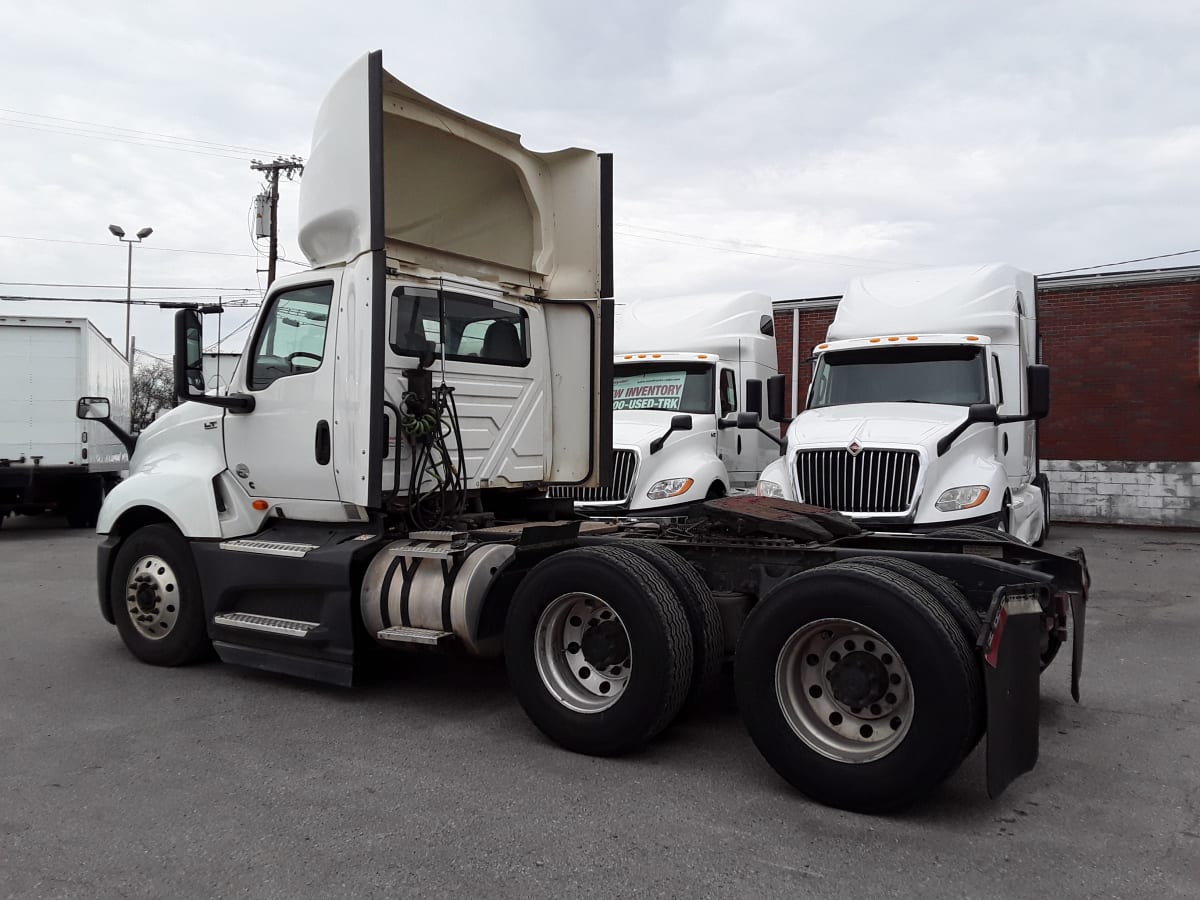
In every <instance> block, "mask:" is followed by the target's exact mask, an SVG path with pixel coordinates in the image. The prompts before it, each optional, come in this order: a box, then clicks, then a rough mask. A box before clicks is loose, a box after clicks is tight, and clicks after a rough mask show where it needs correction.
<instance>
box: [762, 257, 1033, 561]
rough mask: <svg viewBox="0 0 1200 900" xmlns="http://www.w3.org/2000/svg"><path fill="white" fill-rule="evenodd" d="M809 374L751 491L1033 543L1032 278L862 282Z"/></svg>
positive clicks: (987, 272)
mask: <svg viewBox="0 0 1200 900" xmlns="http://www.w3.org/2000/svg"><path fill="white" fill-rule="evenodd" d="M812 364H813V377H812V382H811V384H810V387H809V391H808V396H807V402H806V404H805V409H804V411H803V412H801V413H800V415H799V416H797V417H796V419H795V420H794V421H793V422H792V423H791V425H790V426H789V428H788V431H787V449H786V454H785V457H784V459H782V460H780V461H779V462H777V463H774V464H772V466H770V467H768V469H767V470H766V471H764V472H763V475H762V478H761V480H760V482H759V488H758V491H759V493H765V494H769V495H775V496H782V497H785V498H790V499H801V500H803V501H805V502H808V503H812V504H815V505H818V506H825V507H829V508H832V509H837V510H839V511H841V512H843V513H845V514H846V515H848V516H850V517H852V518H854V519H855V520H856V521H857V522H859V524H861V525H862V526H863V527H869V528H873V529H891V530H929V529H935V528H940V527H945V526H952V525H963V524H977V525H987V526H991V527H995V528H999V529H1001V530H1003V531H1008V532H1011V533H1013V534H1015V535H1017V536H1018V537H1020V538H1022V539H1023V540H1026V541H1027V542H1030V543H1040V542H1041V540H1042V539H1043V538H1044V536H1045V533H1046V529H1047V527H1048V521H1049V492H1048V491H1047V489H1046V481H1045V478H1044V476H1042V475H1041V474H1040V472H1039V470H1038V455H1037V424H1036V422H1037V419H1038V418H1040V417H1041V416H1043V415H1045V413H1046V411H1047V409H1048V404H1049V389H1048V380H1047V378H1048V375H1047V372H1046V370H1045V367H1043V366H1040V365H1038V340H1037V313H1036V294H1035V284H1034V277H1033V275H1031V274H1029V273H1028V272H1021V271H1019V270H1017V269H1015V268H1013V267H1011V266H1006V265H999V264H997V265H986V266H967V267H956V268H949V269H938V270H919V271H915V272H899V273H892V274H888V275H881V276H870V277H867V278H862V279H858V280H856V281H855V282H854V283H853V284H852V285H851V287H850V289H849V290H848V291H847V292H846V295H845V297H844V298H843V299H842V301H841V303H840V304H839V307H838V311H837V315H836V317H835V319H834V321H833V324H832V325H831V326H830V328H829V332H828V335H827V339H826V340H825V341H824V342H822V343H821V344H819V345H817V347H816V348H815V349H814V350H813V360H812Z"/></svg>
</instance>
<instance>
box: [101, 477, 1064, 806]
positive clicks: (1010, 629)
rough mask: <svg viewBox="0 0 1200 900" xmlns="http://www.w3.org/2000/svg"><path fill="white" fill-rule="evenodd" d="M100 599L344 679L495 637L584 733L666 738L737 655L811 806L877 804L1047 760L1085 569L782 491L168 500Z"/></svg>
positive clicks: (995, 779) (532, 693) (752, 715)
mask: <svg viewBox="0 0 1200 900" xmlns="http://www.w3.org/2000/svg"><path fill="white" fill-rule="evenodd" d="M98 577H99V584H100V606H101V612H102V614H103V615H104V617H105V618H106V619H108V620H109V621H110V622H114V623H115V624H116V625H117V627H118V629H119V630H120V632H121V636H122V638H123V639H124V640H125V642H126V644H127V645H128V647H129V648H130V650H131V651H132V652H133V653H134V654H135V655H136V656H138V657H139V658H141V659H143V660H144V661H146V662H150V663H155V664H159V665H178V664H183V663H188V662H192V661H194V660H196V659H200V658H203V657H204V656H206V655H207V654H209V653H211V652H212V649H215V650H216V652H217V654H218V655H219V656H220V657H221V658H222V659H223V660H225V661H227V662H231V663H236V664H241V665H246V666H250V667H254V668H258V669H263V670H269V671H276V672H282V673H286V674H291V675H295V676H300V677H305V678H312V679H317V680H320V681H324V682H328V683H334V684H341V685H350V684H352V683H353V681H354V679H355V677H356V671H358V668H361V666H362V663H363V662H364V658H365V657H367V656H368V655H371V654H376V653H378V652H380V651H381V650H384V651H386V650H392V651H394V650H396V649H399V650H414V649H426V650H428V649H431V648H433V649H443V650H453V649H457V650H458V651H459V652H467V653H471V654H474V655H480V656H495V655H499V654H501V653H503V655H504V656H505V661H506V665H507V667H508V671H509V677H510V682H511V683H512V685H513V688H514V691H515V693H516V694H517V697H518V699H519V700H520V702H521V704H522V706H523V707H524V709H525V710H526V712H527V713H528V715H529V717H530V718H531V719H532V721H533V722H534V723H535V724H536V725H537V726H538V727H539V728H540V729H541V730H542V731H543V732H544V733H545V734H546V735H547V736H549V737H550V738H551V739H552V740H554V741H556V742H557V743H559V744H561V745H562V746H564V747H566V748H568V749H571V750H574V751H577V752H582V753H589V754H596V755H612V754H619V753H624V752H628V751H631V750H634V749H636V748H638V747H640V746H642V745H644V744H645V743H647V742H648V741H650V740H652V739H653V738H654V737H655V736H657V735H658V734H659V733H660V732H661V731H662V730H663V729H664V728H666V727H667V726H668V725H669V724H670V723H671V722H672V721H673V720H674V719H675V718H676V717H677V716H678V715H679V713H680V712H681V711H682V710H683V709H684V708H685V707H686V706H687V705H688V704H689V702H690V703H696V702H702V700H703V697H704V696H705V694H706V693H707V692H708V691H709V690H711V689H712V687H713V685H714V683H715V682H716V681H717V680H718V679H719V678H720V677H721V672H722V668H723V666H724V665H725V664H726V663H727V662H730V661H732V663H733V669H734V682H735V688H736V692H737V697H738V705H739V709H740V711H741V714H742V717H743V719H744V720H745V722H746V725H747V728H748V730H749V732H750V734H751V736H752V737H753V739H754V741H755V743H756V745H757V747H758V748H759V750H760V751H761V752H762V754H763V755H764V756H765V757H766V759H767V760H768V762H769V763H770V764H771V765H772V766H773V767H774V768H775V769H776V770H777V771H778V772H779V773H780V774H781V775H782V776H783V777H784V778H785V779H786V780H788V781H789V782H790V783H792V784H793V785H794V786H795V787H797V788H798V789H800V790H801V791H802V792H803V793H805V794H806V795H808V796H809V797H811V798H813V799H816V800H818V801H819V802H822V803H825V804H828V805H832V806H837V807H841V808H847V809H854V810H860V811H869V812H877V811H884V810H889V809H895V808H898V807H903V806H905V805H908V804H910V803H912V802H914V801H916V800H918V799H920V798H921V797H923V796H925V795H926V794H928V793H929V792H930V791H932V790H933V789H934V788H935V787H936V786H937V785H938V784H939V783H940V782H941V781H943V780H944V779H945V778H946V777H948V776H949V775H950V774H951V773H952V772H953V771H954V770H955V769H956V768H957V766H958V765H959V763H960V762H961V761H962V760H963V758H965V756H966V755H967V754H968V753H970V752H971V750H972V749H973V748H974V747H975V746H976V744H977V743H978V741H979V740H980V738H981V737H982V736H983V734H984V733H987V735H988V743H987V782H988V791H989V794H991V795H992V796H997V795H998V794H999V793H1000V792H1001V791H1003V790H1004V788H1005V787H1006V786H1007V785H1008V784H1009V783H1010V782H1011V781H1012V780H1013V779H1014V778H1015V777H1017V776H1018V775H1019V774H1021V773H1022V772H1025V771H1028V770H1029V769H1031V768H1032V767H1033V765H1034V764H1035V763H1036V760H1037V746H1038V704H1039V700H1038V697H1039V686H1038V677H1039V672H1040V671H1041V669H1043V668H1045V666H1047V665H1048V664H1049V662H1050V661H1051V660H1052V659H1053V657H1054V655H1055V653H1056V651H1057V650H1058V648H1059V646H1060V645H1061V644H1062V643H1063V641H1064V638H1065V636H1066V634H1067V623H1068V620H1069V619H1073V628H1072V631H1073V638H1074V641H1073V648H1072V666H1071V669H1072V670H1071V683H1072V692H1073V694H1074V695H1075V698H1076V699H1078V686H1079V676H1080V665H1081V661H1082V650H1083V634H1084V629H1083V623H1084V609H1085V604H1086V598H1087V589H1088V575H1087V566H1086V562H1085V560H1084V558H1083V554H1082V551H1072V553H1071V554H1069V555H1067V556H1059V555H1055V554H1052V553H1047V552H1044V551H1042V550H1038V549H1035V548H1032V547H1029V546H1027V545H1025V544H1023V543H1021V542H1018V541H1015V540H1013V539H1011V538H1007V537H1006V536H1003V535H1000V534H998V533H995V532H990V531H989V530H986V529H982V530H981V529H970V528H968V529H965V530H962V531H958V532H955V531H954V530H953V529H951V530H950V531H949V532H948V533H946V534H944V535H932V536H924V535H893V534H876V533H865V532H861V531H859V529H858V528H857V526H855V525H854V524H853V523H852V522H850V521H849V520H848V519H845V518H843V517H841V516H838V515H837V514H834V513H829V512H828V511H821V510H816V509H813V508H810V507H804V506H801V505H799V504H794V503H789V502H787V501H779V500H772V499H767V498H757V497H736V498H726V499H721V500H714V501H709V502H707V503H705V504H703V505H702V507H700V508H699V509H698V510H696V511H695V512H694V513H693V515H692V516H691V517H690V518H688V519H686V520H679V519H672V520H642V521H630V522H626V523H596V522H580V521H578V520H568V521H546V522H532V523H531V522H512V523H508V524H504V523H500V524H494V525H489V526H485V527H481V528H476V529H472V530H466V531H444V532H410V533H408V534H404V533H402V532H389V530H388V529H387V528H386V527H385V523H384V520H383V519H382V517H379V518H377V519H373V520H372V521H371V522H369V523H360V524H353V525H330V524H319V523H302V522H290V521H287V520H273V521H272V522H271V524H270V525H269V526H268V527H267V528H266V529H265V530H264V531H263V532H261V533H260V534H258V535H256V536H254V537H253V538H252V539H242V540H233V541H215V540H191V541H188V540H185V539H183V538H182V537H181V536H180V535H179V534H178V532H177V531H175V529H174V528H173V526H171V525H170V524H168V523H166V522H163V521H159V520H156V519H155V518H154V517H153V516H148V517H142V518H140V519H133V520H130V521H127V522H125V523H123V527H119V528H118V529H117V530H115V531H114V532H113V533H112V534H110V535H109V536H108V538H107V539H106V540H105V541H104V542H103V544H102V545H101V547H100V551H99V559H98Z"/></svg>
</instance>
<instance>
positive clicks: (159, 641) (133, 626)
mask: <svg viewBox="0 0 1200 900" xmlns="http://www.w3.org/2000/svg"><path fill="white" fill-rule="evenodd" d="M109 602H110V604H111V608H112V615H113V621H114V622H116V625H117V631H118V632H119V633H120V635H121V640H123V641H124V642H125V646H126V647H128V648H129V651H130V652H131V653H132V654H133V655H134V656H136V657H137V658H138V659H140V660H141V661H142V662H145V663H150V664H151V665H155V666H183V665H187V664H188V663H193V662H197V661H199V660H201V659H204V658H205V657H207V656H208V655H209V654H210V652H211V649H212V645H211V643H210V642H209V639H208V629H207V628H206V627H205V621H204V598H203V597H202V596H201V592H200V577H199V575H197V574H196V564H195V561H194V560H193V559H192V552H191V550H190V549H189V548H188V545H187V541H185V540H184V538H183V536H182V535H181V534H180V533H179V532H178V531H176V530H175V528H174V527H172V526H170V525H147V526H146V527H144V528H139V529H138V530H137V531H135V532H134V533H133V534H132V535H130V536H129V537H128V538H127V539H126V540H125V542H124V543H123V544H122V545H121V549H120V550H118V551H117V557H116V559H115V560H114V561H113V568H112V576H111V580H110V582H109Z"/></svg>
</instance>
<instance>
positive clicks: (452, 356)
mask: <svg viewBox="0 0 1200 900" xmlns="http://www.w3.org/2000/svg"><path fill="white" fill-rule="evenodd" d="M610 166H611V162H610V159H609V158H608V157H606V156H603V155H598V154H596V153H593V152H591V151H587V150H578V149H575V150H565V151H560V152H557V153H545V154H538V153H533V152H531V151H529V150H527V149H526V148H525V147H523V146H522V145H521V142H520V138H519V137H518V136H517V135H515V134H513V133H511V132H507V131H501V130H500V129H496V128H493V127H491V126H489V125H485V124H483V123H481V122H477V121H475V120H473V119H470V118H468V117H466V116H464V115H462V114H460V113H457V112H454V111H453V110H450V109H447V108H446V107H444V106H441V105H439V104H437V103H435V102H434V101H432V100H430V99H428V98H426V97H423V96H422V95H420V94H418V93H417V92H416V91H414V90H412V89H411V88H409V87H407V86H405V85H404V84H402V83H401V82H399V81H398V80H396V79H395V78H393V77H391V76H390V75H388V74H387V73H386V72H384V70H383V68H382V56H381V54H379V53H372V54H369V55H367V56H366V57H364V58H362V59H361V60H359V61H358V62H357V63H356V64H354V65H353V66H352V67H351V68H350V69H349V70H348V71H347V72H346V73H345V75H343V76H342V78H341V79H340V80H339V81H338V82H337V83H336V84H335V85H334V87H333V89H332V90H331V92H330V93H329V95H328V96H327V98H326V99H325V102H324V103H323V105H322V106H321V109H320V111H319V113H318V116H317V123H316V127H315V130H314V139H313V147H312V151H311V154H310V156H309V160H308V163H307V166H306V173H305V177H304V180H303V183H302V185H301V193H300V214H299V222H300V229H299V245H300V248H301V250H302V252H303V253H304V254H305V256H306V257H307V259H308V260H309V262H310V263H311V264H312V268H311V270H309V271H305V272H300V273H296V274H293V275H289V276H287V277H284V278H281V279H279V280H278V281H276V282H275V283H274V284H272V285H271V288H270V290H269V291H268V293H267V296H266V298H265V300H264V303H263V306H262V307H261V308H260V310H259V312H258V314H257V318H256V320H255V323H254V325H253V329H252V331H251V334H250V337H249V340H248V341H247V344H246V347H245V350H244V351H243V355H242V358H241V360H240V361H239V362H238V364H237V366H236V367H235V369H234V371H233V374H232V376H231V383H230V385H229V390H228V393H225V394H219V393H214V392H208V393H206V392H205V391H204V380H203V374H202V373H203V353H202V348H203V346H204V316H203V312H202V311H201V310H193V309H184V310H181V311H180V312H179V313H177V315H176V322H175V348H176V352H175V388H176V392H177V393H178V395H179V396H180V398H181V399H183V400H184V401H185V402H184V403H182V405H180V406H179V407H177V408H176V409H174V410H172V411H171V412H169V413H167V414H166V415H164V416H162V417H161V418H159V419H158V420H157V421H156V422H154V423H153V425H151V426H150V427H149V428H147V429H146V430H145V431H144V432H143V433H142V434H140V435H139V436H138V438H137V440H136V441H134V440H133V439H132V438H130V437H129V436H128V435H127V434H126V433H125V432H124V430H123V429H122V428H121V427H120V426H119V425H118V424H117V423H115V422H114V421H113V420H112V418H111V416H110V415H109V413H110V402H109V399H108V398H105V397H99V396H96V397H82V398H80V399H79V404H78V415H79V417H80V418H82V419H84V420H86V421H89V422H94V423H97V424H101V425H104V426H106V427H108V428H109V430H111V431H112V432H113V433H114V434H116V435H117V436H118V437H119V438H121V439H122V440H123V441H128V442H129V444H130V445H131V447H132V456H131V459H130V476H129V478H128V479H126V480H125V481H124V482H122V483H121V484H120V485H118V486H117V487H116V488H114V489H113V490H112V491H111V492H110V493H109V495H108V497H107V498H106V499H105V502H104V506H103V508H102V510H101V513H100V517H99V523H98V526H97V528H98V531H99V532H100V534H101V535H102V536H103V538H102V541H101V543H100V546H99V549H98V554H97V584H98V588H99V599H100V609H101V614H102V615H103V616H104V617H105V618H106V619H107V620H108V621H109V622H112V623H113V624H115V626H116V628H117V630H118V632H119V634H120V636H121V639H122V640H123V641H124V643H125V644H126V646H127V647H128V648H129V650H130V651H131V652H132V653H133V654H134V655H135V656H136V657H138V658H139V659H141V660H143V661H145V662H148V663H151V664H155V665H163V666H171V665H182V664H185V663H189V662H193V661H196V660H199V659H203V658H206V657H207V656H208V655H209V654H211V653H212V652H214V651H215V653H216V654H217V655H218V656H219V657H220V658H221V659H222V660H224V661H226V662H229V663H235V664H240V665H244V666H249V667H253V668H257V669H261V670H266V671H271V672H278V673H283V674H288V675H294V676H300V677H305V678H311V679H316V680H319V681H323V682H325V683H331V684H339V685H350V684H351V683H352V682H353V681H354V679H355V676H356V673H359V672H361V670H362V665H363V663H364V662H366V661H373V660H377V659H378V658H379V657H382V658H383V660H385V661H386V660H388V659H392V658H394V657H393V656H390V655H389V654H394V653H396V652H400V651H414V650H427V651H428V650H440V651H443V652H463V653H468V654H473V655H477V656H483V657H488V656H498V655H501V654H502V655H503V658H504V662H505V665H506V667H507V670H508V677H509V681H510V683H511V685H512V687H513V690H514V692H515V694H516V696H517V698H518V700H519V701H520V703H521V705H522V707H523V708H524V709H525V711H526V713H527V714H528V715H529V718H530V719H531V720H532V722H533V723H534V724H535V725H536V726H537V727H538V728H539V729H540V730H541V731H542V732H543V733H544V734H545V735H547V736H548V737H549V738H550V739H552V740H554V741H556V742H557V743H558V744H560V745H561V746H563V747H566V748H568V749H570V750H574V751H577V752H582V753H590V754H599V755H610V754H616V753H622V752H626V751H629V750H632V749H634V748H637V747H640V746H643V745H644V744H646V742H648V741H650V740H651V739H653V738H654V737H655V736H656V735H657V734H659V733H660V732H661V731H662V730H663V729H665V728H666V727H668V726H669V725H670V723H671V722H672V721H673V720H674V719H675V718H676V717H677V716H678V715H679V714H680V712H681V710H682V709H683V708H684V705H685V704H686V703H687V702H689V700H690V701H692V702H696V703H699V702H703V698H704V697H705V696H707V693H706V692H707V691H708V690H709V689H711V688H712V686H713V684H714V682H715V681H716V680H717V679H719V678H720V676H721V672H722V666H723V664H724V663H725V661H726V660H727V659H728V658H730V657H731V656H733V650H734V647H735V646H736V647H737V654H736V658H735V659H734V662H735V669H736V672H735V676H736V678H735V682H736V687H737V692H738V697H739V706H740V709H741V712H742V716H743V718H744V719H745V721H746V724H747V727H748V729H749V730H750V733H751V735H752V736H753V738H754V741H755V745H756V746H757V747H758V748H759V749H760V750H761V752H762V753H763V755H764V756H765V757H766V759H767V760H768V762H769V763H770V764H771V765H772V766H773V767H774V768H775V769H776V770H777V771H778V772H779V773H780V774H781V775H782V776H783V777H784V778H786V779H787V780H788V781H789V782H790V783H791V784H793V785H795V786H796V787H798V788H799V789H800V790H802V791H803V792H805V793H806V794H808V795H809V796H810V797H813V798H815V799H817V800H819V801H821V802H824V803H829V804H832V805H836V806H842V807H846V808H852V809H861V810H882V809H890V808H895V807H898V806H903V805H905V804H907V803H911V802H913V801H914V800H916V799H918V798H920V797H922V796H924V795H925V794H927V793H928V792H929V791H931V790H933V789H934V788H935V787H936V786H937V785H938V784H939V783H940V782H942V781H943V780H944V779H945V778H946V777H948V776H949V774H950V773H951V772H953V771H954V770H955V768H956V767H957V766H958V764H959V763H960V762H961V760H962V759H963V758H964V757H965V755H966V754H967V753H969V752H970V751H971V749H972V748H973V747H974V746H975V744H976V743H977V742H978V741H979V740H980V738H981V737H982V736H983V734H984V733H985V732H986V733H987V735H988V755H987V772H988V778H987V781H988V790H989V792H990V793H992V794H993V795H994V794H996V793H998V792H999V791H1001V790H1003V789H1004V786H1005V785H1007V784H1008V783H1009V782H1010V781H1011V780H1012V778H1014V777H1016V776H1017V775H1018V774H1020V773H1021V772H1023V771H1027V770H1028V769H1029V768H1031V767H1032V766H1033V764H1034V762H1035V761H1036V757H1037V715H1038V672H1039V670H1040V667H1041V665H1042V664H1043V662H1045V661H1046V654H1045V652H1044V645H1045V642H1046V641H1047V640H1049V638H1050V637H1051V636H1055V635H1057V636H1061V635H1062V633H1063V629H1064V628H1065V626H1066V610H1067V609H1068V608H1069V609H1070V610H1071V611H1072V613H1073V614H1074V615H1075V617H1076V618H1075V621H1076V622H1077V624H1078V627H1077V629H1076V631H1075V634H1076V640H1075V644H1074V645H1073V657H1072V659H1073V663H1074V665H1073V666H1072V678H1073V684H1074V685H1075V686H1076V687H1077V684H1078V665H1077V663H1078V661H1079V659H1081V654H1082V634H1083V632H1082V615H1083V609H1084V603H1085V600H1086V591H1087V582H1086V565H1085V564H1084V561H1083V560H1082V557H1081V556H1080V557H1078V558H1072V557H1059V556H1055V555H1053V554H1048V553H1043V552H1041V551H1037V550H1034V549H1033V548H1030V547H1025V546H1024V545H1018V544H1003V543H992V544H989V543H987V542H984V546H985V547H986V549H988V551H989V553H990V556H988V557H986V558H985V557H984V556H981V555H979V553H978V552H977V551H978V549H979V548H978V547H974V548H973V547H972V545H971V544H969V543H966V542H963V541H961V540H947V539H936V538H919V537H908V538H906V539H904V540H903V541H902V542H900V543H895V541H894V539H893V540H892V541H890V542H889V541H887V540H882V539H880V538H879V537H878V536H876V535H871V534H865V533H863V532H862V531H861V530H860V529H859V528H857V526H855V525H854V524H853V522H850V521H849V520H846V519H844V518H842V517H838V516H832V515H829V516H821V515H820V514H811V515H809V514H806V513H805V512H804V510H803V509H802V508H800V507H797V506H796V505H794V504H788V503H781V502H780V501H777V500H764V499H763V498H758V497H753V496H746V497H728V498H723V499H719V500H711V501H708V502H706V503H704V504H702V509H703V510H704V512H705V514H706V515H708V516H709V519H708V521H707V522H706V523H700V525H702V526H703V527H700V525H697V526H696V527H697V528H699V530H693V531H685V532H680V533H676V532H674V531H670V530H668V529H667V524H671V523H670V521H669V520H667V523H665V524H664V523H659V524H655V523H645V522H642V523H632V524H629V525H619V524H618V525H614V524H611V523H602V522H593V521H584V520H581V519H580V518H578V517H577V516H576V515H575V513H574V510H573V504H572V502H571V501H570V500H568V499H562V498H554V497H550V496H547V488H548V487H551V486H554V485H556V484H566V485H575V486H584V487H597V486H602V485H603V484H604V476H605V475H606V474H607V473H608V472H610V471H611V457H610V454H611V451H612V448H613V438H612V434H611V432H610V430H609V424H610V423H611V421H612V417H611V409H610V405H609V404H610V398H611V397H612V392H613V385H612V380H613V356H614V354H613V345H612V334H613V314H612V302H611V297H612V282H611V246H612V245H611V235H612V208H611V196H612V194H611V185H612V182H611V168H610ZM749 420H755V421H754V422H750V421H749ZM737 421H738V422H739V423H743V424H744V423H746V422H748V423H749V425H751V426H752V425H753V424H755V422H756V421H757V413H756V412H754V411H752V410H747V411H743V412H739V413H738V415H737ZM672 527H674V526H673V525H672ZM414 689H419V687H414Z"/></svg>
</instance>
